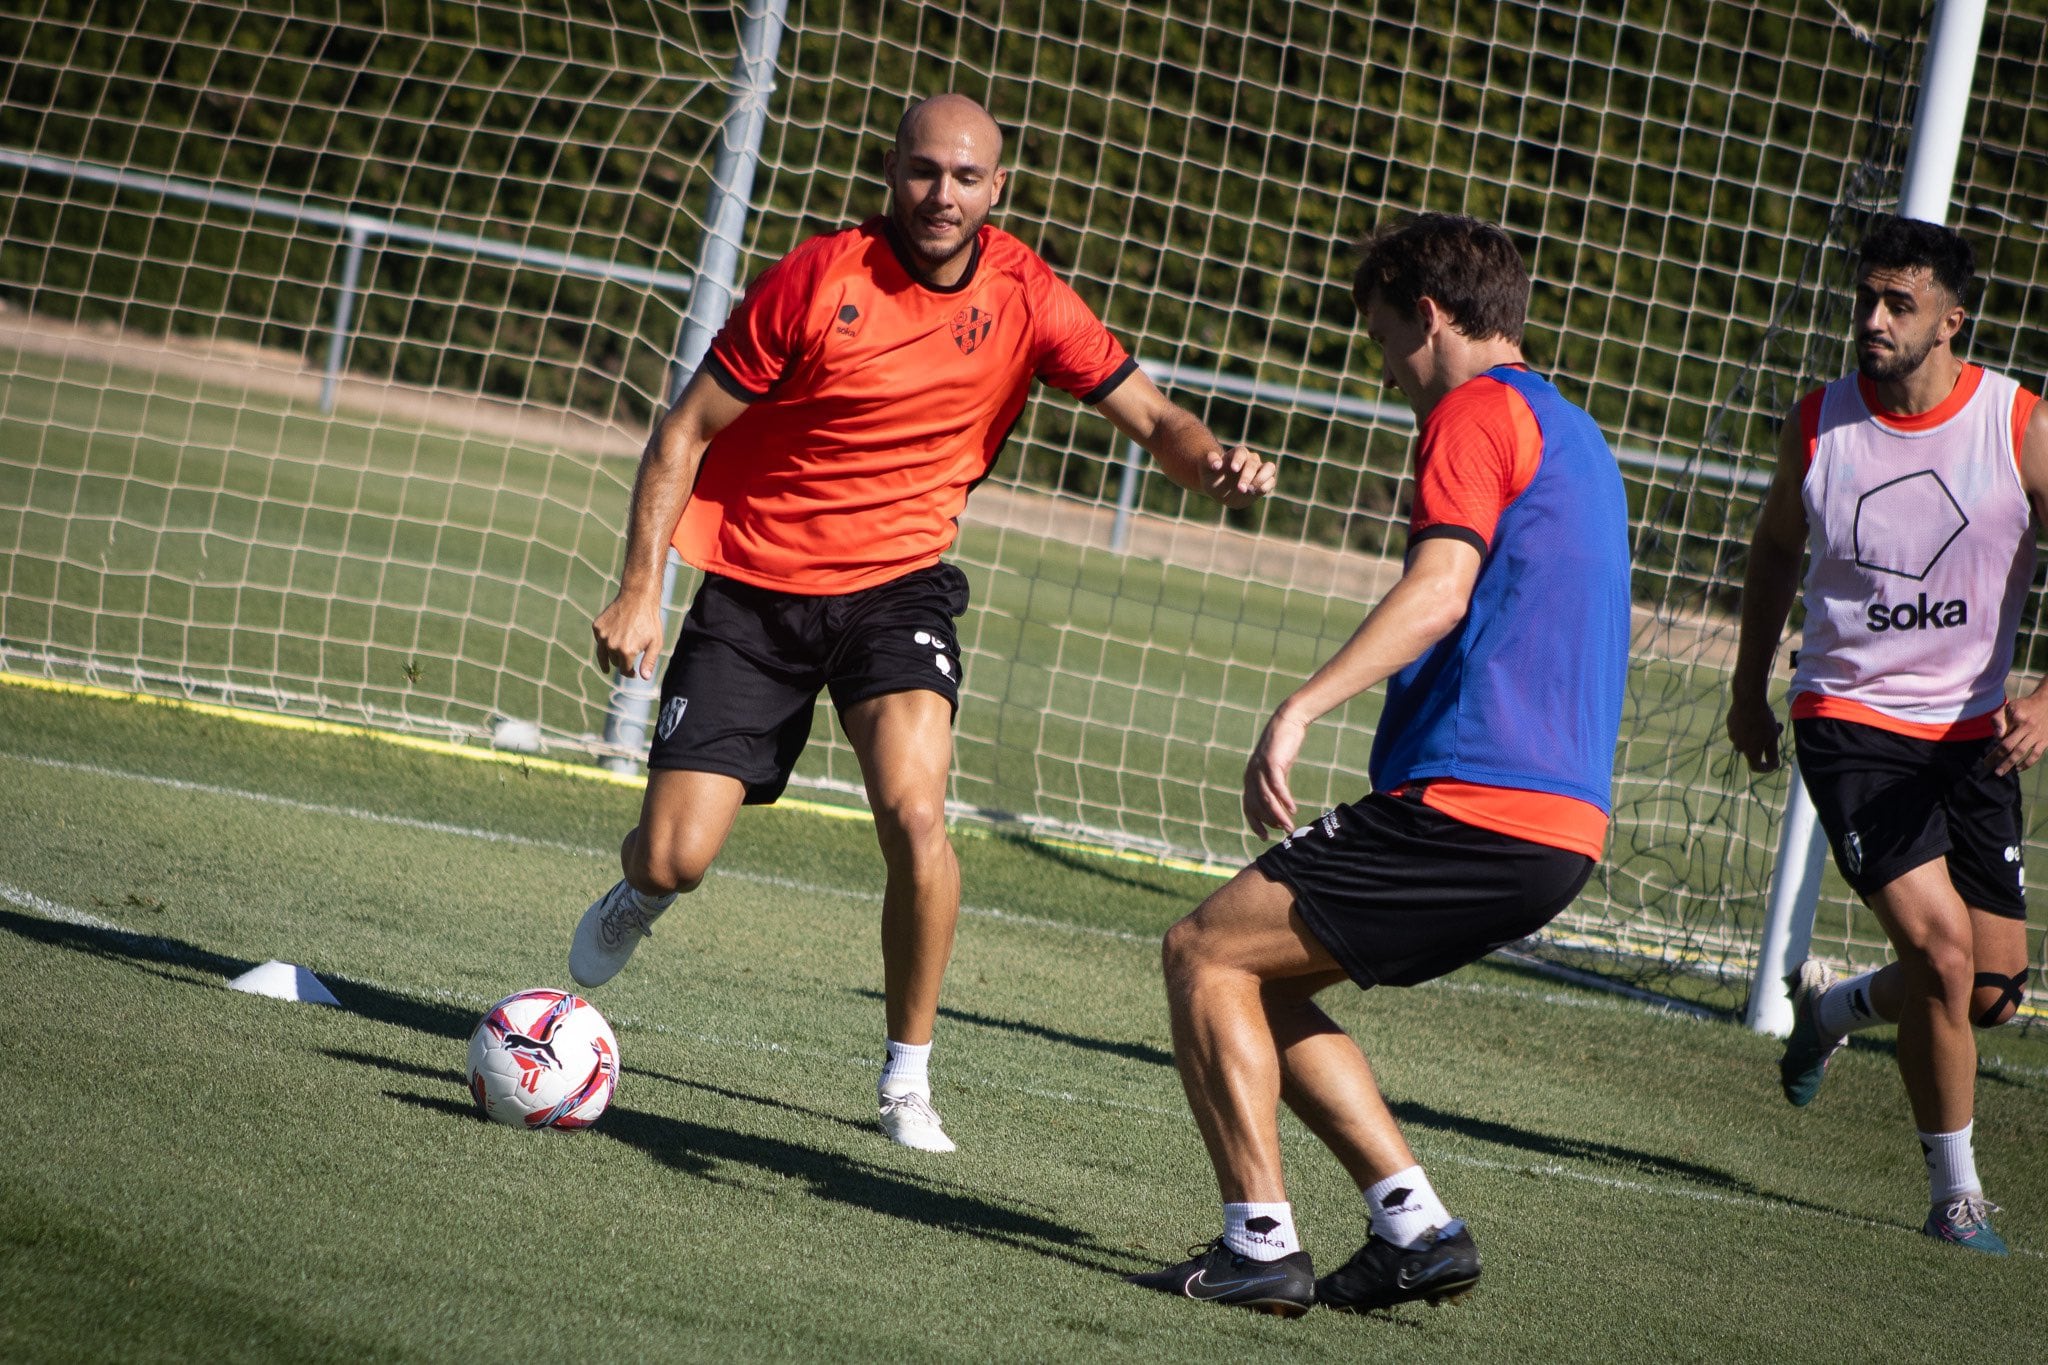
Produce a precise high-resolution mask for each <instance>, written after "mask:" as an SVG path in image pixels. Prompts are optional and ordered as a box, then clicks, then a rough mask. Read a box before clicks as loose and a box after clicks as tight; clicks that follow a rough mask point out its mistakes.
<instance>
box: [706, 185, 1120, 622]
mask: <svg viewBox="0 0 2048 1365" xmlns="http://www.w3.org/2000/svg"><path fill="white" fill-rule="evenodd" d="M973 251H974V255H973V258H972V260H971V261H970V262H969V264H968V267H967V273H966V274H965V275H964V276H962V277H961V280H960V282H959V283H958V284H957V285H954V286H952V287H951V288H947V289H938V288H934V287H932V286H930V285H927V284H923V283H920V282H919V281H918V280H917V279H916V278H915V276H913V275H912V274H911V272H910V270H909V269H908V268H907V267H906V266H905V265H904V263H903V256H902V254H901V253H900V252H899V250H898V248H897V246H896V245H895V229H894V227H893V225H892V224H890V222H889V220H888V219H887V218H879V217H878V218H872V219H870V220H868V221H867V222H865V223H862V224H861V225H860V226H859V227H855V228H848V229H845V230H844V231H840V232H834V233H828V234H826V235H824V236H821V237H813V238H811V239H810V240H809V241H806V242H804V243H803V244H802V245H800V246H799V247H797V249H796V250H794V251H792V252H791V253H790V254H789V255H787V256H785V257H783V258H782V259H781V260H780V261H778V262H776V263H775V264H774V265H773V266H770V267H769V268H768V270H767V271H766V272H764V273H763V274H762V275H761V277H760V278H759V279H757V280H755V281H754V283H753V284H752V285H750V286H749V287H748V289H747V293H746V297H745V298H744V299H743V300H742V301H741V303H740V305H739V307H738V308H736V309H734V310H733V314H732V316H731V317H730V318H728V319H727V320H726V324H725V327H724V329H723V330H722V331H720V332H719V334H718V337H717V339H716V340H715V341H713V342H712V343H711V352H710V355H709V356H708V358H707V360H706V362H705V363H706V364H707V365H708V366H709V367H710V370H711V375H712V377H713V378H714V379H716V380H717V381H718V383H719V385H720V387H722V388H723V389H725V391H726V392H727V393H730V394H732V395H733V396H734V397H736V398H738V399H740V400H742V401H743V402H746V403H747V404H748V405H749V406H748V408H747V410H746V412H745V413H743V414H742V415H741V416H740V417H739V419H738V420H737V421H735V422H733V423H732V425H730V426H728V427H727V428H726V429H725V430H724V431H721V432H720V433H719V434H718V435H717V436H716V437H715V438H714V439H713V440H712V442H711V444H710V446H709V447H708V448H707V449H706V450H705V452H704V459H703V463H702V465H701V466H700V468H699V470H698V473H697V484H696V487H695V488H694V489H693V490H692V492H691V496H690V500H689V503H688V504H687V505H686V506H685V508H684V510H683V516H682V519H681V521H679V522H678V523H677V525H676V531H675V547H676V549H677V550H678V551H679V552H680V553H681V554H682V556H683V558H684V559H686V560H688V561H689V562H690V563H691V564H694V565H696V566H697V567H698V568H700V569H704V570H706V571H708V572H710V573H716V574H722V575H724V576H725V577H728V578H734V579H738V580H739V581H740V582H743V583H749V584H752V585H754V586H756V587H763V588H772V589H775V590H777V591H781V592H792V593H804V594H811V595H819V596H822V595H832V594H840V593H849V592H854V591H857V590H859V589H861V588H867V587H872V586H874V585H875V584H878V583H886V582H888V581H890V580H892V579H895V578H899V577H901V576H902V575H904V574H906V573H910V572H912V571H913V570H916V569H921V568H924V567H926V566H927V565H930V564H934V563H936V562H938V559H939V556H940V555H941V554H943V553H944V552H945V550H946V548H947V547H948V546H950V545H951V544H952V543H953V538H954V537H955V536H956V535H957V534H958V533H959V526H958V524H957V522H956V518H958V517H959V515H960V513H961V510H962V509H963V508H964V507H965V506H966V505H967V494H968V491H969V490H970V489H971V488H973V486H974V485H975V484H976V483H977V482H979V481H980V480H981V479H982V478H983V476H985V475H986V474H987V473H988V471H989V468H990V466H992V465H993V464H994V463H995V458H996V452H997V451H998V450H999V449H1001V447H1002V444H1003V440H1004V438H1005V437H1007V436H1008V435H1009V432H1010V428H1011V426H1012V425H1013V424H1014V423H1015V422H1016V420H1017V415H1018V413H1019V412H1021V411H1022V410H1023V407H1024V399H1025V397H1026V395H1027V392H1028V391H1029V389H1030V386H1031V380H1032V378H1033V377H1034V376H1036V377H1037V378H1039V379H1043V380H1044V381H1045V382H1046V383H1048V384H1052V385H1055V386H1057V387H1059V388H1062V389H1065V390H1066V391H1067V392H1068V393H1071V394H1073V395H1074V396H1075V397H1077V398H1079V399H1080V400H1081V401H1082V402H1084V403H1099V402H1101V401H1102V400H1103V399H1105V398H1107V397H1108V396H1109V395H1110V394H1111V393H1112V392H1113V391H1114V390H1115V389H1116V387H1117V385H1119V384H1120V383H1122V382H1123V380H1124V379H1125V377H1126V376H1128V375H1129V374H1130V372H1131V371H1132V370H1133V369H1135V368H1136V362H1134V361H1133V360H1131V358H1130V357H1129V356H1128V355H1127V354H1126V353H1125V352H1124V348H1123V347H1122V346H1121V345H1119V344H1118V343H1117V340H1116V338H1115V337H1113V336H1111V335H1110V334H1109V331H1108V329H1107V328H1105V327H1104V326H1103V325H1102V323H1101V322H1100V321H1099V320H1098V319H1097V318H1096V316H1095V314H1094V313H1093V312H1092V311H1091V310H1090V309H1089V307H1088V305H1087V304H1085V303H1083V302H1082V301H1081V298H1080V296H1079V295H1078V294H1076V293H1075V292H1074V291H1073V290H1072V289H1070V288H1068V287H1067V286H1066V285H1065V284H1064V283H1062V282H1061V281H1060V280H1059V279H1058V278H1057V277H1056V276H1055V275H1054V274H1053V273H1052V270H1051V268H1050V267H1049V266H1047V265H1046V264H1045V262H1044V261H1042V260H1040V259H1039V258H1038V256H1037V254H1036V253H1034V252H1033V251H1032V250H1031V249H1030V248H1029V247H1027V246H1025V245H1024V244H1023V243H1022V242H1020V241H1018V240H1017V239H1016V238H1015V237H1012V236H1011V235H1010V234H1009V233H1007V232H1003V231H1001V230H1000V229H997V228H993V227H987V226H984V227H983V228H982V229H981V231H980V233H979V234H978V235H977V236H976V238H975V244H974V248H973Z"/></svg>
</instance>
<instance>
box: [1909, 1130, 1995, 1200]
mask: <svg viewBox="0 0 2048 1365" xmlns="http://www.w3.org/2000/svg"><path fill="white" fill-rule="evenodd" d="M1976 1126H1977V1125H1976V1124H1975V1123H1966V1124H1964V1125H1963V1126H1962V1127H1960V1128H1958V1129H1956V1131H1955V1132H1953V1133H1922V1134H1920V1151H1921V1154H1922V1155H1923V1156H1925V1157H1926V1158H1927V1193H1928V1202H1929V1203H1933V1204H1946V1203H1947V1202H1948V1201H1949V1200H1951V1199H1954V1198H1955V1197H1956V1196H1957V1195H1959V1194H1982V1193H1983V1192H1984V1187H1983V1186H1982V1185H1980V1184H1979V1183H1978V1182H1977V1155H1976V1153H1975V1152H1974V1151H1973V1150H1971V1147H1970V1130H1971V1129H1973V1128H1975V1127H1976Z"/></svg>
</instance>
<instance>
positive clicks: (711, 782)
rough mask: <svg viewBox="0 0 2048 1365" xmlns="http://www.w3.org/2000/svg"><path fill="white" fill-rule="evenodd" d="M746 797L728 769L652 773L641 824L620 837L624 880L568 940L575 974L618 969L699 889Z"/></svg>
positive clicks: (601, 979) (586, 977) (594, 975)
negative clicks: (675, 905)
mask: <svg viewBox="0 0 2048 1365" xmlns="http://www.w3.org/2000/svg"><path fill="white" fill-rule="evenodd" d="M745 797H746V788H745V786H744V785H742V784H741V782H740V781H739V779H737V778H733V777H727V776H726V775H725V774H723V773H700V772H682V771H678V770H674V769H666V768H662V769H656V770H654V771H653V772H650V773H648V775H647V791H646V794H645V795H644V796H643V797H642V798H641V801H640V823H639V824H638V825H636V826H634V827H633V829H632V830H631V831H630V832H628V833H627V835H626V837H625V839H624V840H623V841H621V843H620V844H619V869H620V871H621V872H622V873H624V879H623V880H621V881H620V882H619V883H618V884H617V885H615V886H613V887H612V889H611V890H609V891H607V892H605V893H604V895H602V896H600V897H598V899H597V901H596V902H595V903H594V904H593V905H591V907H590V908H589V909H588V910H585V911H584V912H583V918H582V919H581V920H580V921H579V922H578V923H577V925H576V935H575V937H574V938H573V939H572V940H571V941H570V944H569V974H570V975H571V976H573V977H575V978H576V981H577V983H578V984H579V985H583V986H601V985H603V984H604V983H605V982H607V981H609V980H611V979H612V978H613V977H614V976H616V975H618V973H619V972H620V970H621V969H623V968H624V967H625V965H626V963H627V962H628V961H629V960H630V959H631V958H632V956H633V950H634V949H636V948H638V947H639V946H640V940H641V939H643V938H647V937H649V936H650V934H651V932H652V925H653V924H654V921H655V919H656V918H658V917H659V916H660V915H661V914H662V913H663V912H664V911H666V910H667V909H668V907H669V903H670V902H672V901H673V900H674V899H675V898H676V896H678V895H679V894H682V893H684V892H688V891H694V890H696V889H697V887H698V885H699V884H700V883H702V882H703V880H704V874H705V873H706V872H708V871H709V870H710V868H711V861H712V859H714V858H716V857H717V856H718V851H719V850H720V849H722V848H724V847H725V840H726V836H727V835H729V834H731V833H732V822H733V818H734V817H735V816H736V815H738V814H739V809H740V804H741V802H742V801H743V800H744V799H745Z"/></svg>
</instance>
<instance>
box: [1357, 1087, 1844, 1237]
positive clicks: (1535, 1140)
mask: <svg viewBox="0 0 2048 1365" xmlns="http://www.w3.org/2000/svg"><path fill="white" fill-rule="evenodd" d="M1387 1107H1388V1108H1390V1109H1392V1110H1393V1111H1394V1116H1395V1117H1396V1118H1397V1119H1399V1120H1400V1121H1401V1122H1402V1123H1404V1124H1409V1123H1414V1124H1420V1125H1422V1126H1423V1127H1426V1128H1436V1129H1439V1130H1441V1131H1443V1132H1447V1133H1462V1134H1464V1135H1465V1136H1466V1137H1471V1138H1477V1139H1479V1140H1480V1141H1481V1142H1490V1143H1493V1144H1494V1145H1495V1146H1498V1147H1513V1148H1517V1149H1519V1150H1521V1151H1525V1152H1531V1153H1534V1154H1536V1155H1538V1156H1548V1157H1560V1158H1565V1159H1570V1160H1575V1161H1584V1162H1588V1163H1592V1164H1595V1165H1601V1166H1620V1167H1623V1168H1625V1169H1628V1170H1633V1171H1638V1172H1640V1173H1642V1174H1644V1175H1646V1176H1648V1175H1661V1176H1668V1177H1670V1178H1672V1179H1675V1180H1682V1181H1684V1182H1686V1183H1687V1184H1692V1185H1698V1186H1701V1187H1703V1188H1706V1189H1711V1190H1720V1191H1722V1192H1724V1193H1727V1194H1734V1195H1743V1196H1746V1197H1748V1198H1751V1199H1767V1200H1770V1201H1771V1202H1772V1203H1776V1204H1785V1205H1788V1206H1790V1207H1792V1208H1796V1209H1806V1210H1808V1211H1809V1212H1813V1213H1827V1214H1834V1215H1836V1216H1838V1217H1853V1216H1854V1215H1852V1214H1851V1213H1850V1212H1849V1211H1848V1210H1846V1209H1842V1208H1838V1207H1836V1206H1835V1205H1833V1204H1815V1203H1812V1202H1811V1201H1809V1200H1805V1199H1799V1198H1795V1197H1794V1196H1792V1195H1788V1194H1779V1193H1777V1192H1776V1191H1773V1190H1766V1189H1763V1188H1761V1187H1759V1186H1756V1185H1752V1184H1751V1183H1750V1182H1749V1181H1747V1180H1744V1179H1742V1178H1740V1177H1739V1176H1733V1175H1730V1174H1728V1173H1727V1172H1726V1171H1717V1170H1715V1169H1714V1168H1713V1167H1712V1166H1702V1165H1700V1164H1699V1163H1698V1162H1695V1161H1680V1160H1678V1159H1677V1158H1675V1157H1668V1156H1659V1155H1658V1154H1657V1153H1655V1152H1645V1151H1642V1150H1640V1149H1638V1148H1635V1147H1621V1146H1617V1145H1616V1144H1614V1143H1611V1142H1595V1141H1593V1140H1591V1139H1589V1138H1573V1137H1556V1136H1553V1135H1551V1134H1548V1133H1538V1132H1533V1131H1531V1130H1530V1129H1527V1128H1519V1127H1516V1126H1515V1125H1514V1124H1511V1123H1500V1122H1497V1121H1495V1120H1493V1119H1480V1118H1473V1117H1472V1116H1470V1115H1469V1114H1451V1113H1446V1112H1445V1111H1444V1110H1441V1109H1436V1108H1432V1107H1431V1106H1429V1105H1426V1104H1421V1103H1418V1102H1416V1101H1414V1100H1399V1101H1394V1100H1389V1101H1388V1102H1387Z"/></svg>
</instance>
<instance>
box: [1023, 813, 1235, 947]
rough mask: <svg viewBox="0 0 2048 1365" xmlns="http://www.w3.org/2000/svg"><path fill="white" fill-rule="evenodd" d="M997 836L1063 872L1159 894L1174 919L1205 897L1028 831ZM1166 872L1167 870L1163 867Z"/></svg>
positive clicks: (1131, 889)
mask: <svg viewBox="0 0 2048 1365" xmlns="http://www.w3.org/2000/svg"><path fill="white" fill-rule="evenodd" d="M996 837H997V838H998V839H1000V840H1001V841H1002V842H1003V843H1004V844H1005V845H1007V846H1009V847H1011V848H1014V849H1016V850H1018V851H1019V852H1021V853H1027V854H1030V855H1031V856H1032V857H1034V858H1040V859H1043V860H1044V861H1046V862H1049V863H1053V864H1055V865H1057V866H1058V867H1060V868H1061V869H1062V870H1063V871H1067V872H1074V873H1079V874H1081V875H1083V876H1086V877H1088V878H1090V879H1091V880H1094V881H1100V882H1108V883H1110V884H1111V885H1112V886H1120V887H1123V888H1125V889H1126V890H1130V891H1139V892H1143V893H1144V894H1145V895H1148V896H1154V897H1157V898H1158V899H1159V901H1160V902H1161V903H1162V907H1163V908H1165V909H1169V910H1171V911H1172V912H1173V916H1174V918H1175V919H1178V918H1179V917H1180V916H1182V915H1184V914H1186V913H1187V912H1188V911H1190V910H1192V909H1194V908H1195V906H1196V905H1197V904H1199V903H1200V902H1201V899H1202V898H1201V896H1200V895H1192V896H1191V895H1190V894H1189V893H1188V892H1186V891H1183V890H1181V889H1180V888H1178V887H1167V886H1161V885H1160V884H1159V883H1158V882H1157V881H1152V880H1148V879H1146V878H1145V877H1143V876H1139V875H1136V874H1134V873H1132V872H1130V871H1127V870H1126V869H1127V868H1129V867H1131V866H1132V864H1129V863H1124V864H1119V863H1117V862H1116V861H1115V860H1114V859H1111V858H1107V857H1104V856H1103V855H1101V854H1099V853H1077V852H1070V851H1068V850H1067V849H1063V848H1060V847H1059V846H1057V845H1055V844H1048V843H1046V842H1044V841H1043V840H1040V839H1034V838H1032V837H1031V836H1030V835H1028V834H1021V833H1010V832H1007V831H1000V830H999V831H998V832H997V834H996ZM1163 875H1165V873H1164V870H1162V876H1163ZM1180 875H1192V874H1180ZM1218 885H1221V883H1218ZM1160 927H1161V931H1162V932H1163V931H1164V928H1165V926H1164V925H1162V926H1160Z"/></svg>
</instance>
